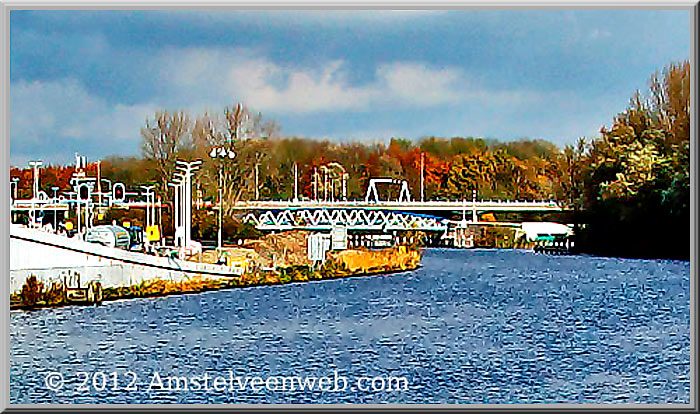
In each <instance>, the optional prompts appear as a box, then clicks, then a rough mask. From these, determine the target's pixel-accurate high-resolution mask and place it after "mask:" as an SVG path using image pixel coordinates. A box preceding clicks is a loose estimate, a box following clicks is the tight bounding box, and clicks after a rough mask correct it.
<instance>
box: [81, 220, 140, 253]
mask: <svg viewBox="0 0 700 414" xmlns="http://www.w3.org/2000/svg"><path fill="white" fill-rule="evenodd" d="M85 241H86V242H90V243H97V244H101V245H103V246H107V247H115V248H118V249H124V250H130V249H131V236H130V235H129V232H128V231H127V230H126V229H125V228H123V227H119V226H113V225H105V226H95V227H93V228H91V229H90V230H88V232H87V233H86V234H85Z"/></svg>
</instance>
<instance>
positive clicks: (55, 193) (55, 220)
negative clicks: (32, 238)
mask: <svg viewBox="0 0 700 414" xmlns="http://www.w3.org/2000/svg"><path fill="white" fill-rule="evenodd" d="M58 189H59V188H58V187H51V191H53V204H54V205H53V231H55V232H58V227H57V226H58V218H57V216H58V210H57V209H56V202H58Z"/></svg>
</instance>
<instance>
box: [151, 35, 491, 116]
mask: <svg viewBox="0 0 700 414" xmlns="http://www.w3.org/2000/svg"><path fill="white" fill-rule="evenodd" d="M158 62H159V63H158V67H159V68H161V69H160V74H159V76H158V77H159V79H160V89H161V90H162V92H163V93H164V94H165V95H169V96H170V99H169V101H174V102H178V103H179V104H186V105H188V106H192V105H194V106H196V107H202V106H206V105H212V104H217V103H221V104H224V105H226V104H231V103H232V102H235V101H238V100H242V101H244V102H246V103H247V104H249V105H250V106H251V107H253V108H255V109H257V110H261V111H272V112H279V113H310V112H334V111H371V110H373V109H376V108H386V107H402V108H411V107H420V108H423V107H430V106H437V105H442V104H447V103H453V102H458V101H461V100H466V99H470V98H473V97H474V96H476V95H481V98H485V97H488V95H489V94H485V93H483V90H482V89H480V88H479V87H478V86H476V85H473V84H471V82H469V80H468V79H467V77H466V76H465V74H464V73H463V72H462V71H461V70H460V69H458V68H454V67H446V68H434V67H431V66H430V65H426V64H424V63H421V62H393V63H387V64H383V65H380V66H378V67H377V68H376V70H375V73H374V78H373V79H370V80H368V81H366V82H364V83H359V84H358V83H352V82H350V81H349V76H348V75H349V70H352V68H349V67H348V65H347V64H346V63H345V62H344V61H343V60H331V61H325V62H317V63H316V64H315V65H314V66H306V67H298V66H287V65H283V64H279V63H275V62H273V61H271V60H269V59H266V58H263V57H259V56H255V55H254V54H252V53H251V52H250V51H246V50H230V51H226V50H221V49H199V48H194V49H176V50H169V51H167V52H165V53H163V54H162V55H161V56H160V57H159V58H158Z"/></svg>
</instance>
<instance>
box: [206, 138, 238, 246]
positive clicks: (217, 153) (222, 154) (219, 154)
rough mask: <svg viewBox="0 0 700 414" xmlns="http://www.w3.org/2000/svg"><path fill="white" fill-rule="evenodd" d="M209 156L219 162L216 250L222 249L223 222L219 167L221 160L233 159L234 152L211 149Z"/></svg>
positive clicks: (221, 173)
mask: <svg viewBox="0 0 700 414" xmlns="http://www.w3.org/2000/svg"><path fill="white" fill-rule="evenodd" d="M209 156H210V157H211V158H214V159H218V160H220V161H219V163H218V167H219V168H218V172H219V229H218V231H217V232H216V243H217V244H216V246H217V248H218V249H221V247H223V227H224V225H223V222H224V219H223V217H224V184H223V180H224V174H223V166H222V165H221V160H225V159H227V158H228V159H231V160H232V159H234V158H236V152H235V151H233V149H231V148H224V147H213V148H212V149H211V151H210V152H209Z"/></svg>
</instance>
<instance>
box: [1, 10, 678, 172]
mask: <svg viewBox="0 0 700 414" xmlns="http://www.w3.org/2000/svg"><path fill="white" fill-rule="evenodd" d="M689 56H690V14H689V12H688V11H685V10H675V11H671V10H617V11H616V10H605V11H603V10H601V11H594V10H585V11H584V10H582V11H573V10H518V11H505V10H462V11H456V10H455V11H437V10H422V11H421V10H418V11H388V10H387V11H376V10H375V11H231V10H226V11H224V10H210V11H193V10H192V11H184V10H180V11H175V10H170V11H165V10H161V11H158V10H151V11H72V10H71V11H69V10H64V11H50V10H42V11H12V12H11V13H10V162H11V164H13V165H23V164H25V163H26V161H27V160H29V159H34V158H40V159H44V160H46V161H48V162H60V163H63V162H70V161H71V160H72V159H73V155H74V153H75V152H76V151H77V152H80V153H82V154H85V155H87V156H88V157H89V158H90V159H93V160H94V159H96V158H99V157H104V156H107V155H137V154H139V152H140V147H139V145H140V135H139V129H140V127H141V126H143V125H144V124H145V120H146V118H148V117H152V116H153V114H154V113H155V111H157V110H159V109H167V110H171V111H172V110H186V111H188V112H189V113H190V114H192V115H197V114H200V113H203V112H204V111H209V112H213V113H216V112H222V111H223V108H224V107H226V106H230V105H233V104H235V103H237V102H244V103H245V104H246V105H248V106H249V107H250V108H251V109H254V110H256V111H259V112H261V113H262V114H263V116H265V117H266V118H268V119H273V120H275V121H276V122H277V123H278V124H280V126H281V127H282V130H281V132H282V135H295V136H304V137H310V138H318V139H324V138H328V139H331V140H335V141H363V142H377V141H381V142H387V141H388V140H389V139H390V138H391V137H403V138H409V139H419V138H421V137H423V136H429V135H434V136H444V137H451V136H480V137H487V138H497V139H500V140H515V139H520V138H543V139H547V140H550V141H552V142H554V143H557V144H559V145H564V144H568V143H573V142H574V141H575V140H576V139H577V138H578V137H581V136H587V137H593V136H596V135H597V133H598V131H599V130H600V127H601V126H603V125H609V124H610V122H611V120H612V118H613V116H614V115H615V114H616V113H618V112H620V111H622V110H624V108H625V106H626V104H627V102H628V100H629V98H630V96H631V95H632V94H633V93H634V91H636V90H638V89H642V90H644V89H646V88H647V83H648V79H649V77H650V75H651V74H652V73H653V72H654V71H656V70H660V69H662V68H663V67H664V66H665V65H667V64H668V63H670V62H671V61H676V60H681V59H687V58H689Z"/></svg>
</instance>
